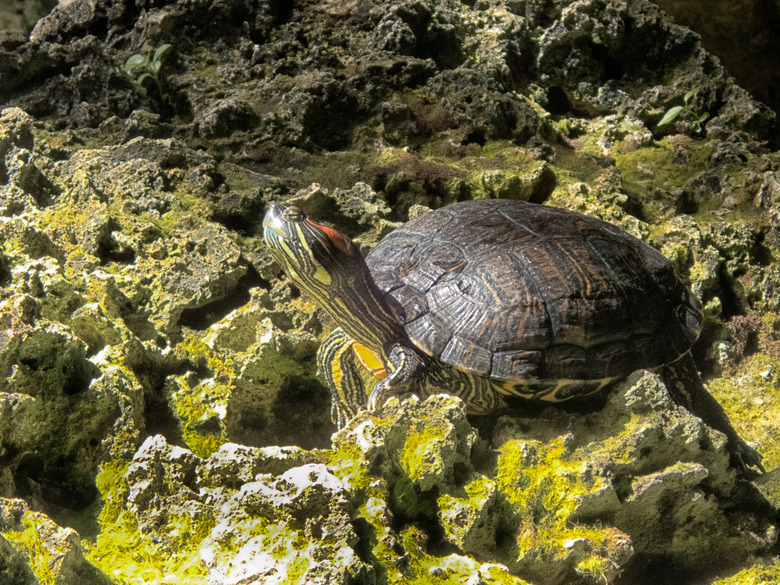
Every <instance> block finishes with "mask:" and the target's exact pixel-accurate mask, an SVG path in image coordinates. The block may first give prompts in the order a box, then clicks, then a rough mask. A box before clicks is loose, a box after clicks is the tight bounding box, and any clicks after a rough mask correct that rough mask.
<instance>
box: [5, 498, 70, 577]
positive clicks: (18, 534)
mask: <svg viewBox="0 0 780 585" xmlns="http://www.w3.org/2000/svg"><path fill="white" fill-rule="evenodd" d="M37 515H38V514H37V513H36V512H31V511H30V510H27V511H25V513H24V516H23V517H22V527H21V530H12V531H8V532H4V533H3V536H4V537H5V538H6V539H7V540H8V541H9V542H11V543H12V544H13V545H15V547H16V548H17V549H18V550H21V551H22V552H23V553H24V554H25V555H26V557H27V559H28V561H29V564H30V567H31V568H32V571H33V573H34V574H35V577H36V578H37V579H38V582H39V583H40V585H57V575H56V572H55V571H54V568H53V566H54V562H55V558H54V556H53V555H52V553H51V551H50V550H49V548H48V547H47V546H45V545H44V543H43V540H42V539H41V535H40V533H39V532H38V528H37V523H36V522H35V518H36V516H37Z"/></svg>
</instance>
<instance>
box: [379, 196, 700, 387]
mask: <svg viewBox="0 0 780 585" xmlns="http://www.w3.org/2000/svg"><path fill="white" fill-rule="evenodd" d="M366 262H367V263H368V266H369V269H370V270H371V273H372V275H373V276H374V279H375V281H376V283H377V285H378V286H379V288H380V289H381V290H382V291H384V292H385V293H386V294H387V295H389V296H390V297H392V298H393V299H395V301H397V303H393V304H394V305H395V306H396V308H397V309H398V312H399V314H400V316H401V319H402V321H403V322H404V326H405V328H406V332H407V333H408V335H409V338H410V339H411V341H412V342H413V343H414V344H415V345H416V346H417V347H418V348H419V349H420V350H422V351H423V352H424V353H426V354H428V355H430V356H434V357H436V358H438V359H440V360H441V361H442V362H444V363H446V364H449V365H450V366H454V367H455V368H458V369H461V370H464V371H468V372H473V373H476V374H480V375H483V376H488V377H490V378H494V379H498V380H524V381H530V380H547V381H554V380H602V379H605V378H614V377H622V376H625V375H628V374H629V373H631V372H632V371H634V370H636V369H639V368H650V367H655V366H659V365H662V364H667V363H670V362H672V361H674V360H676V359H677V358H678V357H680V356H681V355H683V354H684V353H685V352H687V351H688V349H689V348H690V347H691V345H692V344H693V342H694V341H696V339H697V338H698V335H699V331H700V329H701V321H702V312H701V303H700V301H699V300H698V299H697V298H696V297H695V296H694V295H692V294H691V293H690V292H689V291H688V289H687V288H686V287H685V285H683V283H682V282H681V281H680V280H679V278H678V277H677V276H676V274H675V272H674V270H673V268H672V267H671V265H670V264H669V262H668V261H667V260H666V258H664V256H663V255H662V254H661V253H660V252H658V251H657V250H655V249H654V248H652V247H651V246H649V245H647V244H645V243H644V242H642V241H641V240H638V239H637V238H634V237H633V236H631V235H629V234H628V233H626V232H625V231H623V230H622V229H620V228H618V227H615V226H613V225H610V224H608V223H606V222H603V221H600V220H598V219H594V218H591V217H588V216H584V215H581V214H578V213H574V212H571V211H566V210H563V209H557V208H554V207H548V206H544V205H537V204H533V203H526V202H522V201H508V200H482V201H464V202H461V203H455V204H453V205H448V206H446V207H443V208H440V209H438V210H435V211H432V212H430V213H427V214H425V215H422V216H420V217H417V218H416V219H414V220H412V221H409V222H408V223H406V224H404V225H403V226H401V227H400V228H398V229H396V230H395V231H393V232H392V233H390V234H389V235H388V236H386V237H385V238H384V239H383V240H382V241H381V242H380V243H379V244H378V245H377V246H376V247H375V248H374V249H373V250H372V251H371V252H370V253H369V254H368V257H367V258H366ZM398 305H400V306H398Z"/></svg>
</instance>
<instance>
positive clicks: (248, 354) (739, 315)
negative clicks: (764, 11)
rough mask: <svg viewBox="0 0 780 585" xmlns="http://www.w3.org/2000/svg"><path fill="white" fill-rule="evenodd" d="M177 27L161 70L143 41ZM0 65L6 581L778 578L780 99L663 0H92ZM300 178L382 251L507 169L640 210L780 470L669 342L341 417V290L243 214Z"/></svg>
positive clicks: (557, 195)
mask: <svg viewBox="0 0 780 585" xmlns="http://www.w3.org/2000/svg"><path fill="white" fill-rule="evenodd" d="M204 23H209V26H204ZM163 43H171V48H170V49H169V50H168V51H167V52H166V53H164V55H163V59H162V62H161V64H160V68H159V70H158V73H159V81H160V85H159V86H158V85H157V84H156V83H155V82H154V80H153V79H152V78H146V79H145V80H142V82H141V83H140V84H139V83H137V82H136V79H137V74H138V72H137V71H136V72H131V73H128V72H126V71H124V69H123V68H122V65H123V64H124V63H125V61H126V59H127V58H128V57H129V56H131V55H132V54H135V53H143V54H147V53H148V52H149V51H153V50H154V49H155V48H156V47H158V46H160V45H161V44H163ZM0 79H2V83H0V242H1V243H2V246H1V247H0V323H2V325H3V327H2V329H0V371H1V373H2V377H1V378H0V379H2V380H3V382H2V383H1V384H0V497H3V498H6V500H4V501H3V502H2V503H1V504H0V508H2V509H3V510H4V511H3V512H2V518H0V532H1V534H0V581H2V580H3V578H5V577H8V579H12V581H11V582H19V583H28V582H29V583H35V582H57V583H62V584H63V585H69V584H71V583H83V582H95V583H102V582H107V583H108V582H114V583H116V584H125V583H133V584H135V583H142V582H150V583H162V582H171V581H173V582H176V583H220V584H221V583H226V584H227V583H239V582H253V581H255V582H279V583H305V582H309V583H377V584H382V583H410V582H412V583H414V582H419V583H428V582H440V583H447V582H450V583H474V584H475V585H476V584H477V583H515V582H517V583H521V582H528V583H532V584H535V585H557V584H559V583H560V584H562V583H574V584H578V583H582V584H590V583H597V582H599V583H601V582H609V583H617V584H622V585H635V584H640V585H641V584H642V583H645V582H648V583H705V582H711V583H714V582H721V583H728V584H729V585H736V584H738V583H739V584H741V583H770V582H775V581H778V580H779V579H780V564H778V563H777V556H778V553H780V549H778V543H777V524H778V516H777V512H776V510H775V507H776V506H777V505H778V504H780V472H778V467H777V465H778V463H779V462H780V424H779V423H778V420H780V390H779V389H780V334H779V333H778V331H780V318H778V311H779V310H780V266H779V265H778V262H777V259H776V258H777V257H778V253H779V252H780V236H778V233H780V232H779V230H780V211H778V201H780V155H778V151H777V149H778V148H780V139H779V138H778V137H779V136H780V133H779V132H778V125H777V119H776V115H775V113H774V112H772V111H771V110H769V109H768V108H767V107H766V106H764V105H763V104H761V103H759V102H756V101H755V100H753V99H752V98H751V97H750V95H749V94H748V93H747V92H746V91H744V90H743V89H741V88H740V87H739V86H737V85H735V83H734V82H733V80H732V79H731V78H730V77H729V75H728V73H727V72H726V71H725V70H724V69H723V68H722V67H721V65H720V63H719V62H718V60H717V59H715V58H713V57H712V56H711V55H709V54H708V53H707V52H706V51H704V50H703V49H702V48H701V45H700V43H699V39H698V37H697V36H696V35H695V34H693V33H691V32H690V31H689V30H687V29H685V28H683V27H680V26H677V25H675V24H674V23H673V22H672V21H671V20H670V19H669V18H668V17H667V16H665V15H664V13H663V12H661V11H660V10H659V9H658V8H657V7H656V6H655V5H654V4H651V3H650V2H649V1H646V0H625V1H624V0H550V1H545V2H540V1H535V0H528V1H510V0H478V1H468V2H460V1H457V0H445V1H437V2H434V1H431V0H392V1H388V2H378V1H372V0H316V1H315V0H305V1H302V2H296V3H285V2H254V1H252V2H250V1H216V2H214V1H205V0H192V1H191V0H187V1H184V0H181V1H173V0H172V1H170V2H157V1H155V2H151V1H147V0H138V1H135V2H130V1H124V0H121V1H111V2H109V1H108V0H72V1H69V2H61V3H59V4H58V5H57V6H56V7H55V8H54V9H53V10H52V11H51V13H50V14H49V15H48V16H46V17H45V18H43V19H41V20H40V21H39V22H38V23H37V24H36V26H35V28H34V29H33V30H32V32H31V34H30V35H29V38H25V37H22V38H19V35H16V36H13V35H11V36H8V35H0ZM694 87H699V88H700V90H699V92H698V93H697V95H696V98H695V101H694V103H693V104H691V108H689V110H688V111H684V112H683V113H682V114H681V115H680V116H679V117H678V118H677V120H676V121H675V122H674V123H673V124H670V125H667V126H660V127H659V126H658V122H659V121H660V119H661V117H662V116H663V115H664V113H665V112H666V111H667V110H668V109H669V108H670V107H672V106H675V105H682V104H683V101H682V100H683V96H684V95H685V94H686V92H688V91H689V90H691V89H692V88H694ZM694 109H695V110H696V111H697V112H706V113H707V114H709V117H708V118H707V120H706V121H705V122H704V123H703V125H702V127H697V125H696V124H695V123H694V122H695V116H694V111H693V110H694ZM293 196H294V197H296V201H297V202H298V203H299V205H300V206H301V207H302V208H303V209H304V210H305V211H306V212H307V213H310V214H311V215H312V216H314V217H317V218H318V219H319V220H320V221H325V222H330V223H331V224H332V225H334V226H336V227H337V228H339V229H341V230H342V231H344V232H345V233H347V234H349V235H350V236H351V237H353V238H354V239H355V240H356V242H357V243H358V245H359V246H360V247H361V249H362V250H363V251H366V250H367V249H369V248H370V247H371V246H372V245H374V244H375V243H376V242H377V241H378V240H379V239H380V238H381V237H382V236H383V235H385V234H386V233H388V232H389V231H390V230H392V229H393V228H394V227H396V226H397V225H399V224H400V222H403V221H405V220H407V219H408V218H410V217H414V216H416V215H419V214H420V213H424V212H425V211H426V210H427V209H429V208H433V207H438V206H441V205H444V204H446V203H450V202H453V201H457V200H462V199H467V198H485V197H507V198H515V199H524V200H531V201H535V202H540V203H547V204H550V205H557V206H561V207H567V208H570V209H575V210H579V211H582V212H585V213H589V214H592V215H594V216H597V217H601V218H604V219H606V220H608V221H610V222H613V223H615V224H617V225H620V226H622V227H624V228H625V229H627V230H628V231H630V232H631V233H633V234H634V235H636V236H638V237H641V238H643V239H645V240H647V241H649V242H650V243H651V244H653V245H655V246H657V247H658V248H659V249H660V250H661V251H662V252H663V253H664V254H665V255H666V256H667V257H669V258H670V260H671V261H672V262H673V263H674V265H675V266H676V268H677V269H678V271H679V272H680V274H681V275H682V276H683V277H684V278H686V279H688V281H689V282H690V285H691V287H692V289H693V290H694V291H695V292H696V293H697V294H698V295H700V296H701V297H702V300H703V301H704V304H705V311H706V324H705V328H704V332H703V335H702V338H701V340H700V341H699V343H698V344H697V345H696V346H695V347H694V354H695V357H696V359H697V362H698V365H699V367H700V369H701V370H702V371H703V372H704V374H705V377H706V379H707V382H708V385H709V388H710V390H711V391H712V392H713V394H714V395H715V396H716V397H717V398H718V400H720V401H721V402H722V403H723V404H724V407H725V408H726V410H727V411H728V413H729V415H730V416H731V418H732V420H733V421H734V423H735V426H736V427H737V428H738V429H739V432H740V433H741V434H742V435H743V436H744V437H745V438H746V439H747V440H748V441H750V442H751V443H752V444H754V445H755V446H756V448H757V449H758V450H759V451H760V452H761V453H762V454H763V455H764V458H765V459H764V461H765V464H766V467H767V469H768V470H769V472H768V473H767V474H765V475H763V476H761V477H759V478H756V479H755V481H753V482H749V481H747V480H746V479H745V478H742V477H739V476H737V475H736V474H735V473H734V471H733V470H731V469H730V468H729V466H728V458H727V456H726V453H725V451H724V449H723V446H724V444H723V437H722V436H721V435H719V434H718V433H716V432H714V431H712V430H710V429H708V428H707V427H705V426H703V425H702V424H701V422H700V421H698V419H696V418H694V417H692V416H691V415H689V414H688V413H686V412H684V411H680V410H679V409H678V408H676V407H675V405H674V404H673V403H672V402H671V401H670V399H669V396H668V394H667V393H666V390H665V389H664V388H663V386H662V385H661V384H660V383H659V382H658V380H657V378H655V376H654V375H653V374H652V373H647V372H642V373H637V374H635V375H634V376H632V377H631V378H630V379H629V380H628V381H627V382H626V383H625V384H624V385H622V386H619V387H618V388H616V389H615V390H614V391H613V392H612V393H611V394H610V395H609V396H608V397H606V398H605V399H604V403H603V404H602V403H599V402H597V401H593V402H592V403H589V404H588V405H584V406H587V407H588V408H587V409H585V411H583V410H582V408H581V409H580V410H579V411H574V410H572V411H570V410H560V409H547V410H540V409H538V408H536V409H533V408H531V409H529V410H528V411H523V412H503V413H497V414H495V415H492V416H490V417H486V418H482V419H479V418H475V419H467V418H466V417H465V415H464V414H463V407H462V404H460V403H459V402H458V401H457V400H455V399H452V398H448V397H436V398H433V399H431V400H428V401H426V402H423V403H415V402H413V401H412V402H405V403H403V404H394V405H392V406H388V407H387V408H385V409H384V410H382V411H381V412H379V413H376V414H375V415H369V414H367V413H361V414H359V415H358V416H357V417H356V418H355V419H354V420H353V421H351V423H350V424H349V425H348V426H347V427H346V428H345V429H342V430H340V431H339V432H338V433H336V434H335V435H334V434H333V433H334V432H335V430H336V429H335V427H334V426H333V424H332V423H331V421H330V417H329V408H330V406H329V397H328V392H327V390H326V389H325V387H324V385H323V383H322V381H321V379H320V378H318V376H317V373H316V365H315V359H314V356H315V354H316V351H317V348H318V345H319V342H320V340H321V339H322V338H323V336H324V335H325V334H327V332H328V331H329V330H330V327H331V323H329V322H328V321H327V319H326V318H324V317H323V316H322V315H321V314H320V313H319V312H318V311H317V310H316V307H315V306H314V305H313V304H312V303H311V301H310V299H307V298H306V297H305V296H302V295H301V294H300V291H298V290H297V289H296V288H295V287H294V286H292V285H291V284H290V283H289V282H288V281H286V280H285V279H284V278H283V276H282V274H281V270H280V268H279V266H277V265H275V264H274V263H273V262H272V260H271V258H270V255H269V254H268V252H267V251H266V250H265V249H264V247H263V246H262V244H261V240H260V238H259V237H258V235H257V234H258V228H259V226H260V222H261V219H262V215H263V211H264V209H265V208H266V206H267V204H268V202H270V201H272V200H286V199H288V198H290V197H293ZM581 406H583V405H581ZM3 518H4V519H3ZM79 537H83V540H82V539H80V538H79ZM718 579H721V580H720V581H718ZM13 580H15V581H13ZM523 580H525V581H523Z"/></svg>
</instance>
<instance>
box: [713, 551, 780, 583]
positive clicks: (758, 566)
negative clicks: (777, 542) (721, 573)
mask: <svg viewBox="0 0 780 585" xmlns="http://www.w3.org/2000/svg"><path fill="white" fill-rule="evenodd" d="M777 583H780V563H778V561H777V558H774V559H766V560H764V559H758V560H757V561H756V562H755V563H754V564H753V566H751V567H748V568H746V569H742V570H741V571H739V572H738V573H735V574H734V575H731V576H730V577H726V578H724V579H717V580H716V581H713V583H712V585H776V584H777Z"/></svg>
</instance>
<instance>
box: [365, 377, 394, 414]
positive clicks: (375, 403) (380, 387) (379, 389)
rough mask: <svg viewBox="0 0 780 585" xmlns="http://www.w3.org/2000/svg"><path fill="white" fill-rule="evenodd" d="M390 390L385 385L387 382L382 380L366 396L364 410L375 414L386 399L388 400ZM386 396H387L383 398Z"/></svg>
mask: <svg viewBox="0 0 780 585" xmlns="http://www.w3.org/2000/svg"><path fill="white" fill-rule="evenodd" d="M389 394H390V388H389V386H388V385H387V380H382V381H381V382H377V383H376V384H375V385H374V389H373V390H371V394H370V395H369V396H368V402H367V403H366V408H368V412H376V411H377V410H379V407H380V406H382V405H383V404H384V403H385V402H387V399H388V398H390V396H389ZM384 395H387V396H384Z"/></svg>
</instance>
